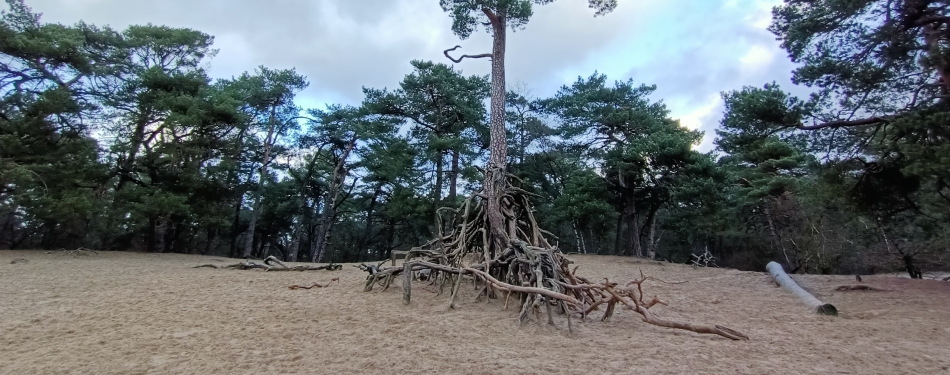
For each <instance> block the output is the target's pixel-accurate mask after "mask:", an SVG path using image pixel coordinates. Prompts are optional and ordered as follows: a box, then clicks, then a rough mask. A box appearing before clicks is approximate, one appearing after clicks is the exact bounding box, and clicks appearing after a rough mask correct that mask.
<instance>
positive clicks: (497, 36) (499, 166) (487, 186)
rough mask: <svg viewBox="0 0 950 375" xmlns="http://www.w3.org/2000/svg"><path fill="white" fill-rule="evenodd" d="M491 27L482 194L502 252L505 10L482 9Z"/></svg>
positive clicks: (496, 248) (494, 240)
mask: <svg viewBox="0 0 950 375" xmlns="http://www.w3.org/2000/svg"><path fill="white" fill-rule="evenodd" d="M485 13H486V14H487V15H488V16H489V17H488V18H489V19H490V20H491V25H492V34H493V35H492V36H493V38H492V39H493V43H492V61H491V123H490V127H489V134H490V143H489V149H490V152H491V156H490V157H489V160H488V165H487V166H485V182H484V184H483V185H484V186H483V189H484V193H485V196H486V204H485V213H486V215H487V216H488V223H489V227H490V229H491V242H492V245H493V246H492V247H493V249H492V251H491V252H490V255H491V256H492V257H494V252H496V251H498V252H500V251H502V250H504V249H505V248H506V247H507V242H508V235H507V234H506V233H505V231H506V228H505V218H504V216H503V215H502V213H501V195H502V194H503V193H504V189H505V186H506V185H507V179H508V175H507V172H508V168H507V167H508V165H507V163H508V143H507V140H506V134H505V99H506V94H507V93H506V92H505V42H506V32H507V26H508V19H507V17H508V15H507V13H506V12H505V10H504V9H499V12H497V13H494V14H493V13H491V11H489V10H485Z"/></svg>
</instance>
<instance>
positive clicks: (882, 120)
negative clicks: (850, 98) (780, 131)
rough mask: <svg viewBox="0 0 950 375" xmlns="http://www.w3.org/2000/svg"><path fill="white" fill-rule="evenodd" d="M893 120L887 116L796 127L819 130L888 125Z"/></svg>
mask: <svg viewBox="0 0 950 375" xmlns="http://www.w3.org/2000/svg"><path fill="white" fill-rule="evenodd" d="M892 120H894V117H893V116H887V117H869V118H866V119H860V120H851V121H844V120H842V121H830V122H826V123H823V124H818V125H810V126H809V125H798V126H796V128H797V129H799V130H818V129H824V128H844V127H849V126H862V125H873V124H880V123H885V124H886V123H889V122H891V121H892Z"/></svg>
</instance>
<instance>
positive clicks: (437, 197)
mask: <svg viewBox="0 0 950 375" xmlns="http://www.w3.org/2000/svg"><path fill="white" fill-rule="evenodd" d="M438 153H439V155H438V156H436V158H435V186H433V187H432V205H433V207H434V209H433V213H434V214H435V216H433V221H432V223H433V224H434V225H438V224H439V208H442V186H444V185H445V180H444V179H443V175H444V174H445V167H444V166H443V164H445V154H444V153H443V152H442V150H439V151H438ZM435 232H438V229H436V230H435Z"/></svg>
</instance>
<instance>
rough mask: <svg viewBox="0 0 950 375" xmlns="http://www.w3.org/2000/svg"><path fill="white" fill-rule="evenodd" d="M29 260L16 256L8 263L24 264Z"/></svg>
mask: <svg viewBox="0 0 950 375" xmlns="http://www.w3.org/2000/svg"><path fill="white" fill-rule="evenodd" d="M29 262H30V261H29V260H27V259H26V258H16V259H14V260H11V261H10V264H26V263H29Z"/></svg>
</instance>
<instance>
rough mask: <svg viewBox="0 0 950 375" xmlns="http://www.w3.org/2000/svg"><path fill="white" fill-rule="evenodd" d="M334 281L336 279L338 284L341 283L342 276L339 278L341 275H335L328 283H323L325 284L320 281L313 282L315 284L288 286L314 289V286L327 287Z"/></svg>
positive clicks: (294, 288)
mask: <svg viewBox="0 0 950 375" xmlns="http://www.w3.org/2000/svg"><path fill="white" fill-rule="evenodd" d="M334 281H336V283H337V285H339V284H340V278H339V277H334V278H332V279H330V281H329V282H327V283H326V284H323V285H321V284H320V283H313V284H311V285H310V286H303V285H291V286H289V287H288V288H290V289H291V290H296V289H312V288H325V287H328V286H330V284H333V282H334Z"/></svg>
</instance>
